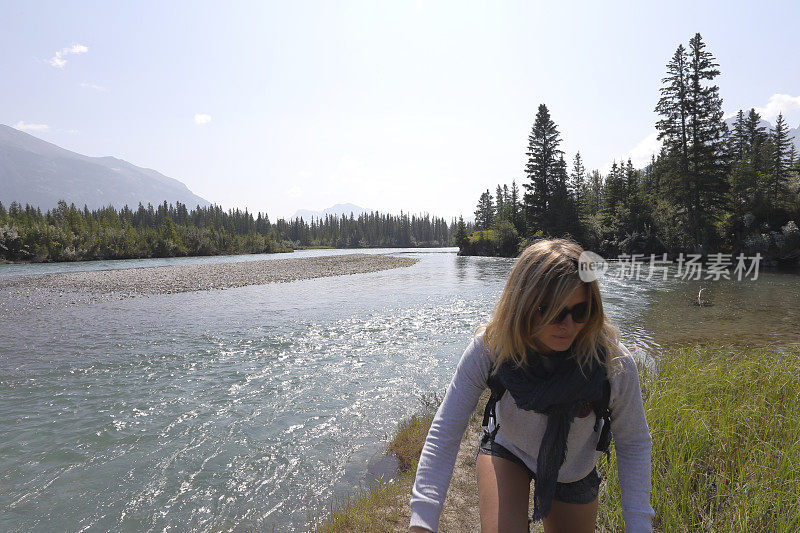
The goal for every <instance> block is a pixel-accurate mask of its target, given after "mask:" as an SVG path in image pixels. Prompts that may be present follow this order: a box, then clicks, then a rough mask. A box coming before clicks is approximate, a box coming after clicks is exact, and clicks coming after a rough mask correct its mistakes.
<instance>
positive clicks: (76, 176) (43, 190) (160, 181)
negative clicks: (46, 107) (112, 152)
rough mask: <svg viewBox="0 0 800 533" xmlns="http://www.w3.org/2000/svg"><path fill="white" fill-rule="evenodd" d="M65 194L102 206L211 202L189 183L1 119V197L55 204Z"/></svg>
mask: <svg viewBox="0 0 800 533" xmlns="http://www.w3.org/2000/svg"><path fill="white" fill-rule="evenodd" d="M59 200H64V201H65V202H67V204H71V203H74V204H75V205H76V206H80V207H82V206H83V205H86V206H87V207H89V208H90V209H97V208H100V207H106V206H109V205H113V206H114V207H116V208H121V207H122V206H124V205H127V206H128V207H130V208H132V209H136V207H137V206H138V205H139V204H140V203H141V204H143V205H147V204H148V203H149V204H152V205H154V206H155V205H160V204H162V203H164V201H167V202H168V203H175V202H181V203H184V204H186V206H187V207H189V208H194V207H196V206H197V205H201V206H208V205H211V202H209V201H208V200H205V199H204V198H201V197H199V196H197V195H196V194H194V193H192V191H190V190H189V188H188V187H186V185H184V184H183V183H181V182H180V181H178V180H176V179H174V178H170V177H168V176H165V175H163V174H161V173H160V172H157V171H155V170H152V169H149V168H142V167H137V166H136V165H134V164H132V163H129V162H127V161H125V160H123V159H119V158H118V157H114V156H104V157H89V156H86V155H82V154H79V153H76V152H71V151H70V150H67V149H65V148H61V147H60V146H57V145H55V144H53V143H49V142H47V141H43V140H42V139H39V138H38V137H34V136H33V135H30V134H28V133H25V132H23V131H19V130H17V129H14V128H12V127H10V126H5V125H3V124H0V201H2V202H3V203H4V204H5V205H8V204H10V203H11V202H19V203H21V204H23V205H24V204H26V203H27V204H31V205H32V206H36V207H40V208H42V209H50V208H53V207H55V206H56V205H57V203H58V201H59Z"/></svg>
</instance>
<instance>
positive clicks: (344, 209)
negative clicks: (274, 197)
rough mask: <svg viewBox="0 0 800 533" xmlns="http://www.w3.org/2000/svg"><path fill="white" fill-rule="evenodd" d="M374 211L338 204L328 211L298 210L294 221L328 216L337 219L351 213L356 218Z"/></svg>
mask: <svg viewBox="0 0 800 533" xmlns="http://www.w3.org/2000/svg"><path fill="white" fill-rule="evenodd" d="M372 211H373V210H372V209H365V208H363V207H359V206H357V205H355V204H350V203H343V204H336V205H332V206H331V207H328V208H327V209H323V210H322V211H311V210H309V209H298V210H297V211H296V212H295V214H294V216H293V217H292V220H294V219H297V218H302V219H303V220H311V218H312V217H313V218H325V216H326V215H333V216H336V217H340V216H342V215H345V216H348V217H349V216H350V213H353V216H354V217H357V216H358V215H360V214H362V213H371V212H372Z"/></svg>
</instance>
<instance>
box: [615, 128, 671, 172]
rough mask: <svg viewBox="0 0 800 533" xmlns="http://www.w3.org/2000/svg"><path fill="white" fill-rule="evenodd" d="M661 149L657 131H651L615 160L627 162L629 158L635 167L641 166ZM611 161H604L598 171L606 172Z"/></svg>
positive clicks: (647, 162) (618, 162) (645, 164)
mask: <svg viewBox="0 0 800 533" xmlns="http://www.w3.org/2000/svg"><path fill="white" fill-rule="evenodd" d="M660 150H661V141H659V140H658V132H657V131H653V132H652V133H651V134H650V135H648V136H647V137H645V138H644V139H642V140H641V141H639V143H638V144H637V145H636V146H634V147H633V148H631V149H630V150H628V151H627V152H626V153H625V154H623V156H622V157H621V158H620V159H619V160H617V164H620V163H622V164H627V162H628V159H630V160H631V163H633V166H634V167H636V168H643V167H645V166H647V165H648V164H649V163H650V159H651V158H652V157H653V155H658V152H659V151H660ZM611 165H612V162H608V163H606V164H605V165H604V166H603V167H602V168H601V169H600V172H601V173H603V174H607V173H608V172H609V171H610V170H611Z"/></svg>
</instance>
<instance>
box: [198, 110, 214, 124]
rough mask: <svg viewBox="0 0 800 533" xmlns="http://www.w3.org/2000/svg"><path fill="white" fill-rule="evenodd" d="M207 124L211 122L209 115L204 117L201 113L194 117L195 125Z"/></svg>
mask: <svg viewBox="0 0 800 533" xmlns="http://www.w3.org/2000/svg"><path fill="white" fill-rule="evenodd" d="M209 122H211V115H204V114H202V113H198V114H196V115H195V116H194V123H195V124H208V123H209Z"/></svg>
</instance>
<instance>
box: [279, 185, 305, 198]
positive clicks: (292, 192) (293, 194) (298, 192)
mask: <svg viewBox="0 0 800 533" xmlns="http://www.w3.org/2000/svg"><path fill="white" fill-rule="evenodd" d="M284 194H285V195H286V196H288V197H289V198H300V197H301V196H303V189H301V188H300V187H298V186H297V185H295V186H294V187H292V188H290V189H287V190H286V192H284Z"/></svg>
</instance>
